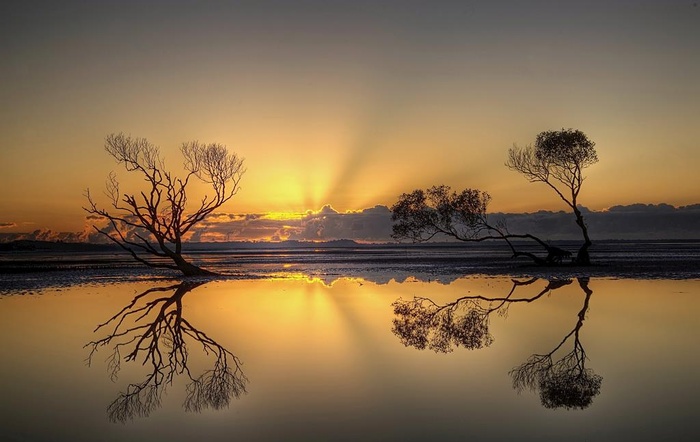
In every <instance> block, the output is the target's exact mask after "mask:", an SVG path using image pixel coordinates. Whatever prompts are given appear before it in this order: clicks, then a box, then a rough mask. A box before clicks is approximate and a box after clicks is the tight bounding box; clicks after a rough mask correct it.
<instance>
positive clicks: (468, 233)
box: [391, 185, 568, 264]
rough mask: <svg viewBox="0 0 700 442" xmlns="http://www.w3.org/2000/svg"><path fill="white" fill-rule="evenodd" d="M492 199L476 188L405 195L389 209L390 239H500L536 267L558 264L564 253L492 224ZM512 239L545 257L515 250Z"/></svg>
mask: <svg viewBox="0 0 700 442" xmlns="http://www.w3.org/2000/svg"><path fill="white" fill-rule="evenodd" d="M490 201H491V196H490V195H489V194H488V192H484V191H481V190H478V189H464V190H462V191H461V192H460V193H457V192H454V191H452V190H451V189H450V187H449V186H445V185H443V186H433V187H431V188H430V189H427V190H425V191H424V190H422V189H418V190H414V191H413V192H411V193H404V194H402V195H400V196H399V200H398V201H397V202H396V204H394V205H393V206H392V207H391V211H392V215H391V219H392V221H394V225H393V226H392V230H393V232H392V235H391V236H392V237H393V238H394V239H397V240H410V241H413V242H414V243H417V242H426V241H430V240H431V239H433V238H434V237H436V236H443V237H451V238H454V239H456V240H459V241H464V242H481V241H488V240H503V241H505V242H506V244H508V247H509V248H510V250H511V252H512V253H513V257H514V258H517V257H521V256H522V257H527V258H530V259H532V260H533V262H535V263H536V264H554V263H558V262H561V258H562V256H563V255H566V254H567V253H568V252H565V251H564V250H562V249H559V248H558V247H554V246H551V245H549V244H547V243H546V242H545V241H543V240H542V239H540V238H538V237H536V236H534V235H531V234H529V233H526V234H515V233H510V232H509V231H508V228H507V226H506V225H505V223H504V222H496V223H493V222H491V221H490V220H489V217H488V214H487V208H488V204H489V202H490ZM514 240H531V241H535V242H536V243H537V244H539V245H540V246H541V247H542V248H543V249H544V250H545V251H546V253H547V255H546V257H545V258H542V257H540V256H537V255H535V254H534V253H531V252H527V251H522V250H518V249H517V248H516V244H515V243H514Z"/></svg>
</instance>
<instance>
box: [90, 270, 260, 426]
mask: <svg viewBox="0 0 700 442" xmlns="http://www.w3.org/2000/svg"><path fill="white" fill-rule="evenodd" d="M202 284H204V282H198V281H186V282H182V283H180V284H176V285H172V286H168V287H156V288H151V289H149V290H146V291H144V292H143V293H140V294H139V295H137V296H136V297H134V299H132V301H131V302H130V303H129V304H128V305H127V306H125V307H124V308H123V309H122V310H121V311H119V312H118V313H117V314H115V315H114V316H112V317H111V318H110V319H108V320H107V321H106V322H104V323H102V324H100V325H98V326H97V328H96V329H95V331H96V332H97V331H98V330H104V329H107V328H108V327H109V328H110V330H109V333H108V334H107V336H105V337H103V338H101V339H97V340H94V341H91V342H89V343H88V344H86V347H89V348H90V354H89V356H88V358H87V361H88V364H90V363H91V362H92V359H93V357H94V356H95V353H96V352H97V351H98V349H100V348H101V347H111V350H112V353H111V354H110V356H109V357H108V359H107V363H108V370H109V372H110V377H111V379H112V380H116V378H117V375H118V373H119V370H120V369H121V362H122V360H124V361H127V362H128V361H137V360H138V361H142V362H141V363H142V365H147V364H148V365H149V366H150V368H151V371H150V373H149V374H148V375H147V376H146V379H144V380H143V382H140V383H133V384H129V386H128V387H127V389H126V391H125V392H122V393H120V394H119V396H118V397H117V399H115V400H114V401H113V402H112V403H111V404H110V405H109V407H108V408H107V412H108V415H109V418H110V420H112V421H113V422H126V420H128V419H133V418H134V417H136V416H141V417H145V416H148V415H149V414H150V413H151V412H152V411H153V410H154V409H156V408H157V407H159V406H160V404H161V398H162V395H163V394H164V393H165V390H166V388H167V386H169V385H172V382H173V379H174V378H175V376H176V375H182V374H185V375H186V376H187V377H188V378H189V383H188V384H187V387H186V398H185V402H184V404H183V407H184V408H185V410H187V411H196V412H199V411H201V410H203V409H205V408H208V407H211V408H214V409H220V408H223V407H227V406H228V405H229V403H230V400H231V397H236V398H238V397H239V396H240V395H241V394H244V393H245V392H246V385H247V383H248V379H247V378H246V377H245V375H244V374H243V371H242V369H241V361H240V360H239V359H238V358H237V357H236V356H235V355H234V354H232V353H231V352H230V351H228V350H226V349H225V348H224V347H222V346H221V345H219V344H218V343H217V342H216V341H214V340H213V339H211V338H210V337H209V336H207V335H206V334H205V333H204V332H202V331H200V330H198V329H197V328H195V327H194V326H193V325H192V324H190V323H189V322H188V321H187V320H186V319H185V318H184V317H183V315H182V298H183V296H184V295H185V294H187V293H188V292H189V291H191V290H192V289H194V288H196V287H198V286H200V285H202ZM157 293H168V295H166V296H161V297H156V298H153V299H151V295H153V294H157ZM187 341H195V342H198V343H199V344H200V345H201V346H202V350H203V351H204V352H205V353H206V354H207V355H213V356H214V358H215V362H214V366H213V367H212V368H211V369H209V370H206V371H204V372H203V373H201V374H200V375H199V376H194V375H193V374H192V373H191V372H190V370H189V368H188V366H187V363H188V358H189V351H188V347H187ZM122 354H125V355H124V356H123V357H122Z"/></svg>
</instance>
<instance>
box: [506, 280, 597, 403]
mask: <svg viewBox="0 0 700 442" xmlns="http://www.w3.org/2000/svg"><path fill="white" fill-rule="evenodd" d="M578 282H579V285H580V286H581V289H582V290H583V291H584V293H586V297H585V299H584V301H583V307H582V308H581V310H580V311H579V313H578V321H577V322H576V325H575V326H574V328H573V330H571V332H569V333H568V334H567V335H566V336H564V339H562V341H561V342H560V343H559V345H557V346H556V347H554V349H553V350H552V351H550V352H549V353H546V354H533V355H532V356H530V357H529V358H528V359H527V361H525V362H524V363H523V364H521V365H520V366H518V367H516V368H514V369H513V370H511V371H510V376H511V378H512V379H513V388H515V389H516V390H517V391H518V392H521V391H523V390H524V389H529V390H532V391H539V393H540V401H541V402H542V405H544V406H545V408H562V407H563V408H566V409H571V408H578V409H583V408H587V407H588V406H590V405H591V403H592V402H593V398H594V397H595V396H597V395H598V394H599V393H600V387H601V384H602V382H603V378H602V377H601V376H600V375H598V374H596V373H595V372H594V371H593V370H591V369H590V368H586V360H587V357H586V352H585V350H584V349H583V345H582V344H581V339H580V331H581V327H582V326H583V321H584V320H585V318H586V312H587V311H588V306H589V302H590V299H591V295H592V294H593V291H592V290H591V289H590V288H588V278H578ZM572 337H573V346H572V349H571V351H570V352H569V353H566V354H565V355H563V356H561V357H559V358H558V359H556V360H555V359H554V354H555V353H556V352H557V351H559V350H560V349H561V348H562V347H563V346H564V344H565V343H566V342H567V341H568V340H569V339H571V338H572Z"/></svg>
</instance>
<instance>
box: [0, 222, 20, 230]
mask: <svg viewBox="0 0 700 442" xmlns="http://www.w3.org/2000/svg"><path fill="white" fill-rule="evenodd" d="M12 227H17V223H0V229H10V228H12Z"/></svg>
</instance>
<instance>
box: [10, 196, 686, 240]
mask: <svg viewBox="0 0 700 442" xmlns="http://www.w3.org/2000/svg"><path fill="white" fill-rule="evenodd" d="M582 212H583V213H584V217H585V220H586V223H587V224H588V228H589V232H590V234H591V238H592V239H593V240H594V241H595V240H604V239H628V240H634V239H700V204H695V205H690V206H683V207H673V206H670V205H668V204H632V205H628V206H614V207H611V208H609V209H608V210H603V211H590V210H588V209H586V208H582ZM489 216H490V218H491V221H492V222H497V221H498V220H503V221H505V222H506V224H507V226H508V229H509V230H510V231H511V233H531V234H533V235H536V236H538V237H540V238H542V239H544V240H551V241H556V240H579V239H580V238H581V233H580V230H579V229H578V226H577V225H576V223H575V222H574V216H573V214H571V213H570V212H564V211H560V212H549V211H540V212H534V213H523V214H512V213H509V214H505V213H493V214H490V215H489ZM85 221H86V223H85V229H84V230H83V231H82V232H54V231H52V230H48V229H39V230H34V231H32V232H28V233H0V242H7V241H13V240H18V239H29V240H41V241H64V242H95V243H104V242H107V241H108V240H107V239H106V238H105V236H104V235H102V234H100V233H98V232H97V231H95V229H94V228H93V227H92V226H93V224H98V225H100V227H103V228H106V229H107V230H110V227H109V226H108V225H107V224H106V223H105V220H102V221H99V220H96V219H93V218H90V217H88V218H86V220H85ZM391 226H392V221H391V211H390V210H389V208H388V207H386V206H375V207H371V208H367V209H364V210H359V211H352V212H338V211H336V210H335V209H333V207H331V206H329V205H328V206H324V207H322V208H321V209H320V210H318V211H308V212H305V213H297V214H290V216H283V214H263V213H257V214H229V213H215V214H212V215H211V216H210V217H208V218H207V219H206V220H204V221H203V222H201V223H200V224H198V225H197V226H196V228H195V229H194V231H193V232H192V235H191V236H190V237H189V240H190V241H283V240H302V241H330V240H336V239H351V240H355V241H358V242H391V241H393V239H392V238H391ZM0 227H1V228H10V227H14V223H9V222H6V223H0Z"/></svg>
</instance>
